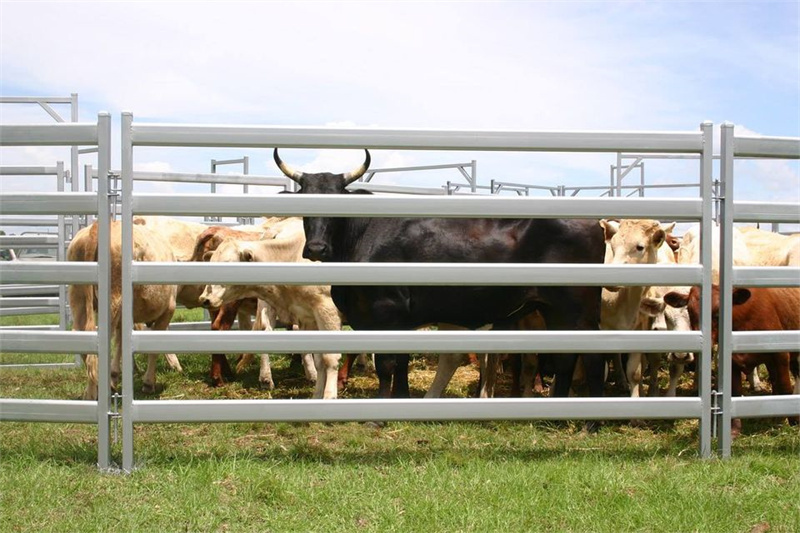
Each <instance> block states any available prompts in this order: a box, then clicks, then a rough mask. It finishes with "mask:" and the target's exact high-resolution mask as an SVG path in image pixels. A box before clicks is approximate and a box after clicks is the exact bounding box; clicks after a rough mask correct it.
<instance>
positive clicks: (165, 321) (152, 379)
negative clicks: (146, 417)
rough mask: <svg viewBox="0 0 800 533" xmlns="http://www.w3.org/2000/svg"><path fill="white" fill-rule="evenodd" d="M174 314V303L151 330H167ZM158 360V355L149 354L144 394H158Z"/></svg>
mask: <svg viewBox="0 0 800 533" xmlns="http://www.w3.org/2000/svg"><path fill="white" fill-rule="evenodd" d="M173 313H175V303H174V302H173V303H172V305H170V306H169V307H168V308H167V310H165V311H164V313H163V314H162V315H161V316H159V317H158V318H157V319H156V320H155V322H154V323H153V326H152V328H151V329H154V330H161V331H164V330H166V329H167V328H168V327H169V321H170V320H171V319H172V315H173ZM156 358H157V355H156V354H148V356H147V370H146V371H145V374H144V378H143V379H142V392H144V393H146V394H153V393H155V392H156Z"/></svg>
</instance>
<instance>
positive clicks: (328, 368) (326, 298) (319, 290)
mask: <svg viewBox="0 0 800 533" xmlns="http://www.w3.org/2000/svg"><path fill="white" fill-rule="evenodd" d="M304 244H305V239H304V238H302V239H301V238H289V239H273V240H263V241H239V240H227V241H225V242H223V243H222V244H221V245H220V246H219V248H217V249H216V251H214V252H213V254H212V255H211V257H210V260H211V262H227V263H232V262H306V261H307V260H306V259H303V257H302V253H303V246H304ZM249 297H257V298H259V299H261V300H264V301H265V302H266V303H267V304H269V306H270V307H272V309H273V310H274V311H275V313H276V314H277V316H278V317H280V319H281V321H283V322H286V323H289V324H298V325H299V326H300V329H303V330H328V331H331V330H340V329H341V328H342V318H341V316H340V315H339V310H338V309H337V308H336V306H335V305H334V303H333V300H332V299H331V294H330V286H327V285H298V286H292V285H249V286H248V285H208V286H207V287H206V289H205V291H204V292H203V295H202V296H201V299H202V300H203V305H204V306H207V307H219V306H220V305H222V304H224V303H226V302H231V301H235V300H240V299H242V298H249ZM340 358H341V354H339V353H328V354H315V355H314V363H315V365H316V369H317V385H316V389H315V391H314V397H315V398H324V399H332V398H336V396H337V390H336V374H337V371H338V368H339V360H340Z"/></svg>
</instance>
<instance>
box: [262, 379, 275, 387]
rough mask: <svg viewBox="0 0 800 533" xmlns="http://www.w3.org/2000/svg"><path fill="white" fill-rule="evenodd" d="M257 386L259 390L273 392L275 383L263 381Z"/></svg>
mask: <svg viewBox="0 0 800 533" xmlns="http://www.w3.org/2000/svg"><path fill="white" fill-rule="evenodd" d="M259 386H260V387H261V390H273V389H274V388H275V383H273V382H272V380H271V379H270V380H264V381H260V382H259Z"/></svg>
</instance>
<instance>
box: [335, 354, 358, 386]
mask: <svg viewBox="0 0 800 533" xmlns="http://www.w3.org/2000/svg"><path fill="white" fill-rule="evenodd" d="M356 357H357V356H356V354H354V353H348V354H345V357H344V364H343V365H342V366H341V367H339V372H338V374H337V375H336V386H337V387H338V388H339V390H342V389H344V388H345V387H347V380H348V379H349V378H350V371H351V370H352V369H353V363H355V361H356Z"/></svg>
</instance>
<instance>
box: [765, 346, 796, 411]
mask: <svg viewBox="0 0 800 533" xmlns="http://www.w3.org/2000/svg"><path fill="white" fill-rule="evenodd" d="M790 357H791V356H790V354H788V353H780V354H775V356H774V357H772V358H771V359H770V361H769V362H768V363H767V371H768V372H769V381H770V383H771V384H772V394H792V392H793V387H792V379H791V378H790V377H789V374H791V371H790V369H789V367H790V365H789V359H790ZM798 422H800V418H798V417H796V416H791V417H789V423H790V424H792V425H796V424H797V423H798Z"/></svg>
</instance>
